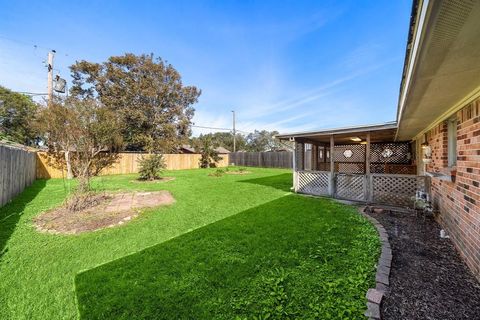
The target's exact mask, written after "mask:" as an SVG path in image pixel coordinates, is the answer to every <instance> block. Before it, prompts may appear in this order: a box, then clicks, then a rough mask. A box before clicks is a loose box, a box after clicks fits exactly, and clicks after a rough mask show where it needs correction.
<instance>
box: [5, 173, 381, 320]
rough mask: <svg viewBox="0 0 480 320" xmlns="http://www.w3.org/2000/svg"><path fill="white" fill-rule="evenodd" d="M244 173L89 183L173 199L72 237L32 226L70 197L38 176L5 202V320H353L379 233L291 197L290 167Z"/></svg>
mask: <svg viewBox="0 0 480 320" xmlns="http://www.w3.org/2000/svg"><path fill="white" fill-rule="evenodd" d="M206 170H207V171H210V172H213V171H214V169H206ZM249 170H250V171H251V172H252V173H251V174H249V175H223V176H222V177H219V178H218V179H212V178H211V177H209V176H208V175H206V174H205V173H206V172H205V169H203V170H201V169H199V170H185V171H170V172H168V175H169V176H173V177H175V180H173V181H170V182H168V183H163V184H133V183H130V181H131V180H132V179H135V176H134V175H121V176H109V177H100V178H95V179H94V181H93V188H94V189H95V190H96V191H118V192H120V191H122V192H123V191H157V190H167V191H169V192H170V193H171V194H172V195H173V196H174V198H175V200H176V202H175V203H174V204H173V205H171V206H166V207H160V208H153V209H148V210H146V211H145V212H143V213H142V214H141V215H140V216H138V217H137V218H136V219H134V220H132V221H130V222H129V223H128V224H125V225H123V226H121V227H118V228H109V229H104V230H99V231H95V232H89V233H82V234H79V235H51V234H46V233H41V232H38V231H37V230H36V229H35V226H34V223H33V219H34V218H35V217H36V216H38V215H39V214H40V213H41V212H43V211H46V210H48V209H51V208H53V207H55V206H57V205H61V204H62V202H63V201H64V198H65V196H66V194H67V188H66V187H65V186H64V183H63V181H62V180H55V179H52V180H48V181H44V180H37V181H36V182H35V183H34V185H33V186H32V187H29V188H27V189H26V191H25V192H23V193H22V194H21V195H20V196H19V197H17V198H16V199H15V200H14V201H12V202H11V203H9V204H8V205H6V206H4V207H2V208H0V252H1V255H0V319H75V318H80V317H81V318H83V319H90V318H102V319H107V318H115V317H117V318H122V317H123V318H132V314H131V313H130V314H129V312H135V313H136V314H135V317H134V318H161V317H164V318H168V319H172V318H182V317H183V318H192V317H193V318H197V319H201V318H208V319H211V318H215V317H216V318H228V319H231V318H235V317H236V316H238V317H240V319H241V318H249V319H253V318H254V317H257V318H262V319H264V318H267V317H270V318H272V319H273V318H276V317H277V318H278V317H280V318H282V317H283V318H294V317H300V318H308V317H311V318H323V319H324V318H328V317H331V318H335V317H338V316H339V314H343V315H344V316H345V317H350V318H360V317H361V314H362V311H363V307H364V304H365V300H364V294H365V291H366V289H367V288H368V287H370V286H372V285H373V282H374V279H373V277H374V264H375V261H376V258H377V254H378V240H377V237H376V232H375V230H374V228H373V227H372V226H371V225H370V224H368V223H367V222H366V221H365V220H364V219H363V218H361V217H360V216H358V215H357V214H356V212H355V209H353V208H350V207H347V206H343V205H340V204H337V203H334V202H331V201H329V200H326V199H314V198H308V197H303V196H300V195H292V194H291V193H290V192H289V188H290V186H291V179H292V176H291V173H289V172H288V171H287V170H279V169H255V168H251V169H249ZM160 264H164V265H162V266H160ZM97 267H98V268H97ZM119 272H125V276H124V277H122V279H123V280H122V279H114V278H115V275H118V274H119ZM77 275H78V276H77ZM135 278H136V279H135ZM94 279H102V281H104V282H97V281H96V280H95V283H96V284H94V283H93V282H91V280H94ZM135 281H137V283H136V284H135ZM160 283H162V284H160ZM93 286H97V287H98V288H94V287H93ZM107 287H108V289H107ZM105 290H107V291H109V292H106V291H105ZM129 290H131V293H128V291H129ZM110 293H115V294H113V295H110ZM133 293H135V294H133ZM89 295H90V296H91V297H92V298H93V297H95V298H96V300H97V302H96V301H92V300H91V299H90V298H89V297H88V296H89ZM155 295H157V296H155ZM223 302H225V303H223ZM159 303H160V304H159ZM140 306H141V307H142V310H139V309H140ZM257 307H258V308H259V309H257ZM176 309H178V310H177V311H178V312H179V313H178V314H177V315H178V316H176V315H173V314H174V312H176V311H175V310H176ZM303 310H305V311H303ZM189 312H190V314H188V313H189ZM210 312H211V314H209V313H210ZM302 312H305V313H304V314H305V317H304V316H303V315H301V314H300V313H302ZM172 315H173V316H172Z"/></svg>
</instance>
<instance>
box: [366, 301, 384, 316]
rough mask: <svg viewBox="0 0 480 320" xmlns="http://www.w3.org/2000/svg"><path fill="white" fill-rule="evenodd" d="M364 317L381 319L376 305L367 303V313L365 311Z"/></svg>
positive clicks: (378, 307)
mask: <svg viewBox="0 0 480 320" xmlns="http://www.w3.org/2000/svg"><path fill="white" fill-rule="evenodd" d="M364 315H365V316H366V317H369V318H372V319H381V318H380V306H379V305H378V304H376V303H371V302H367V311H365V313H364Z"/></svg>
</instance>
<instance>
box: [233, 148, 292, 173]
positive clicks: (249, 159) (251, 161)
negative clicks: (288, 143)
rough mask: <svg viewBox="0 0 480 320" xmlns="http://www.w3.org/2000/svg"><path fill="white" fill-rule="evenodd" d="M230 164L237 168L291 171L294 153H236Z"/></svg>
mask: <svg viewBox="0 0 480 320" xmlns="http://www.w3.org/2000/svg"><path fill="white" fill-rule="evenodd" d="M230 163H233V164H235V165H236V166H249V167H264V168H288V169H291V168H292V167H293V152H288V151H278V152H234V153H230Z"/></svg>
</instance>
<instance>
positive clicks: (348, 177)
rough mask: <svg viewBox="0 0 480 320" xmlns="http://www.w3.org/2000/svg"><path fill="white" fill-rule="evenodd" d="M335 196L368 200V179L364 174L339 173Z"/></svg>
mask: <svg viewBox="0 0 480 320" xmlns="http://www.w3.org/2000/svg"><path fill="white" fill-rule="evenodd" d="M335 178H336V183H335V197H336V198H340V199H347V200H355V201H365V200H367V179H366V176H365V175H364V174H347V173H337V175H336V177H335Z"/></svg>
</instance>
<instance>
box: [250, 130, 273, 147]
mask: <svg viewBox="0 0 480 320" xmlns="http://www.w3.org/2000/svg"><path fill="white" fill-rule="evenodd" d="M277 134H278V131H266V130H262V131H258V130H255V131H254V132H253V133H250V134H248V135H247V138H246V140H247V150H248V151H252V152H263V151H276V150H278V149H280V148H281V144H280V141H279V140H278V139H276V138H275V135H277Z"/></svg>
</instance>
